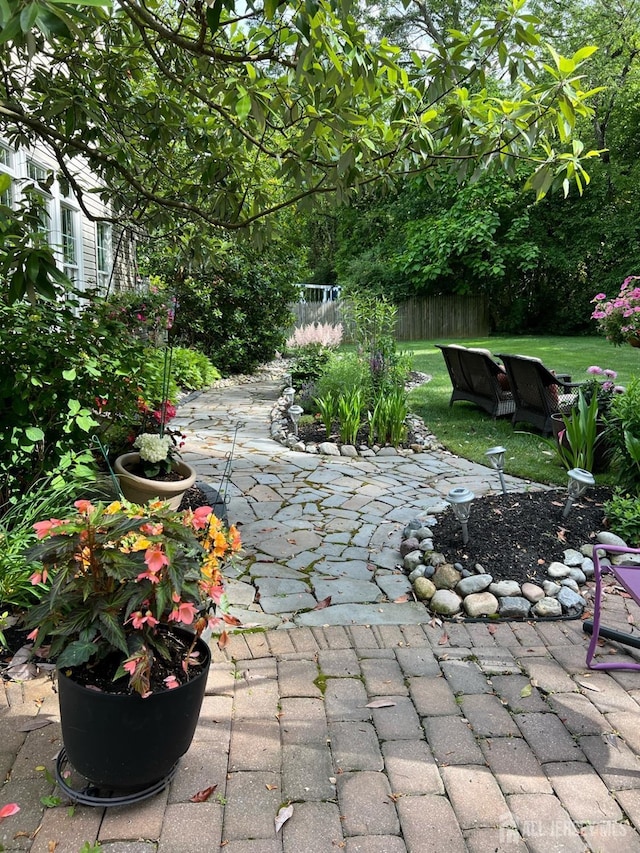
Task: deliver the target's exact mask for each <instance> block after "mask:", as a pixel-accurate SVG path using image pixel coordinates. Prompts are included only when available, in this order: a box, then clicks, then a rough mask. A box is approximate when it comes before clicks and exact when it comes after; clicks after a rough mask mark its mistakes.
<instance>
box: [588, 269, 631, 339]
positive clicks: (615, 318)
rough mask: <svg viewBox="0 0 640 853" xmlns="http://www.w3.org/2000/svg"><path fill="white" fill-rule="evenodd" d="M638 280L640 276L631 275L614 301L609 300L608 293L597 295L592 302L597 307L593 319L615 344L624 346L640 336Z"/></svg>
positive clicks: (592, 315)
mask: <svg viewBox="0 0 640 853" xmlns="http://www.w3.org/2000/svg"><path fill="white" fill-rule="evenodd" d="M638 280H640V276H637V275H630V276H628V277H627V278H625V280H624V281H623V282H622V287H621V288H620V293H618V295H617V296H616V297H614V298H613V299H607V295H606V293H597V294H596V295H595V296H594V298H593V299H592V300H591V301H592V302H594V303H595V306H596V307H595V309H594V310H593V313H592V314H591V318H592V319H593V320H596V321H597V322H598V325H599V327H600V329H601V331H602V332H604V334H605V337H606V338H607V340H609V341H611V343H613V344H623V343H625V342H626V341H628V340H629V338H633V337H636V336H638V335H640V287H638V286H636V285H634V284H633V282H635V281H638Z"/></svg>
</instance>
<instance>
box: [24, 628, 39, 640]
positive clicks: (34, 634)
mask: <svg viewBox="0 0 640 853" xmlns="http://www.w3.org/2000/svg"><path fill="white" fill-rule="evenodd" d="M39 630H40V629H39V628H34V629H33V631H30V632H29V633H28V634H27V640H35V639H36V638H37V636H38V631H39Z"/></svg>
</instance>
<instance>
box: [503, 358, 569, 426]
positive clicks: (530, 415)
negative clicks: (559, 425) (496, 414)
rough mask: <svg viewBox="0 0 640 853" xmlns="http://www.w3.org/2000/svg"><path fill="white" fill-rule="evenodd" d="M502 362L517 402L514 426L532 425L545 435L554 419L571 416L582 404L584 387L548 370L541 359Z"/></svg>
mask: <svg viewBox="0 0 640 853" xmlns="http://www.w3.org/2000/svg"><path fill="white" fill-rule="evenodd" d="M498 357H499V358H501V359H502V361H503V363H504V366H505V370H506V371H507V376H508V377H509V385H510V387H511V392H512V393H513V398H514V400H515V412H514V413H513V418H512V422H513V424H514V425H515V424H516V423H518V422H522V421H524V422H526V423H530V424H531V425H532V426H534V427H536V429H539V430H540V431H541V432H542V434H543V435H550V433H551V415H553V414H555V413H556V412H568V411H569V410H570V409H571V408H572V406H574V405H575V404H576V403H577V402H578V389H579V388H580V386H581V385H583V384H584V383H582V382H571V377H570V376H567V375H566V374H555V373H552V372H551V371H550V370H548V369H547V368H546V367H545V366H544V364H543V363H542V362H541V361H540V359H539V358H531V357H529V356H524V355H499V356H498Z"/></svg>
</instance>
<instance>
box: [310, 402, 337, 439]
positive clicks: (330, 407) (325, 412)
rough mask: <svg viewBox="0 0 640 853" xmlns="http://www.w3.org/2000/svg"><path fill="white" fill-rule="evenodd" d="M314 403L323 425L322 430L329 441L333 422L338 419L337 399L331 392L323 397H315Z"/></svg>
mask: <svg viewBox="0 0 640 853" xmlns="http://www.w3.org/2000/svg"><path fill="white" fill-rule="evenodd" d="M314 403H315V404H316V406H317V407H318V411H319V412H320V417H321V418H322V423H323V424H324V428H325V431H326V433H327V439H329V438H330V437H331V429H332V427H333V422H334V421H335V420H336V419H337V417H338V397H337V395H336V394H334V393H333V391H327V393H326V394H324V395H323V396H321V397H315V398H314Z"/></svg>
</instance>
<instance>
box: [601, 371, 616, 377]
mask: <svg viewBox="0 0 640 853" xmlns="http://www.w3.org/2000/svg"><path fill="white" fill-rule="evenodd" d="M602 372H603V373H604V375H605V376H606V377H607V378H608V379H615V378H616V377H617V376H618V374H617V373H616V372H615V370H603V371H602Z"/></svg>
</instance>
